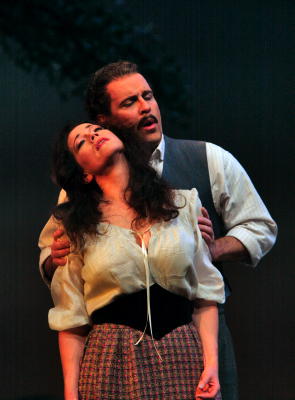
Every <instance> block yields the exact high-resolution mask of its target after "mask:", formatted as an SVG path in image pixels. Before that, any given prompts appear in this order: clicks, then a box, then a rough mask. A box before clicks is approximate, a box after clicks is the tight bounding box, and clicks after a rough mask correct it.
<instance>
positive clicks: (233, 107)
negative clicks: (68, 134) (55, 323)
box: [0, 0, 295, 400]
mask: <svg viewBox="0 0 295 400" xmlns="http://www.w3.org/2000/svg"><path fill="white" fill-rule="evenodd" d="M127 5H128V8H129V12H130V13H131V14H132V15H133V16H134V17H135V18H136V21H137V23H138V24H140V25H142V26H146V25H147V24H149V23H152V24H153V26H154V28H153V29H154V31H155V32H156V33H157V34H158V35H159V36H161V37H162V40H163V43H164V44H165V51H167V53H170V54H171V55H172V56H174V57H175V59H176V60H177V62H178V64H179V66H180V67H181V69H182V71H183V80H184V82H185V85H186V88H187V91H188V92H187V93H188V95H187V102H188V104H190V105H191V112H190V113H188V115H187V126H188V128H186V129H176V127H175V121H173V118H171V117H169V112H167V113H166V115H165V117H164V131H165V133H166V134H168V135H170V136H174V137H178V138H192V139H202V140H207V141H210V142H213V143H216V144H218V145H220V146H222V147H224V148H226V149H227V150H229V151H230V152H232V153H233V154H234V155H235V156H236V157H237V159H238V160H239V161H240V162H241V163H242V165H243V166H244V167H245V168H246V170H247V171H248V173H249V175H250V177H251V178H252V180H253V182H254V184H255V186H256V188H257V190H258V192H259V193H260V194H261V196H262V198H263V199H264V201H265V203H266V205H267V207H268V208H269V210H270V212H271V214H272V216H273V217H274V218H275V220H276V221H277V223H278V225H279V237H278V241H277V244H276V245H275V247H274V249H273V250H272V251H271V253H270V254H268V255H267V256H266V257H265V258H264V259H263V260H262V262H261V264H260V265H259V266H258V267H257V269H256V270H252V269H250V268H246V267H243V266H239V265H229V266H227V269H226V270H227V275H228V277H229V279H230V282H231V284H232V287H233V295H232V297H231V299H230V300H229V302H228V304H227V319H228V322H229V325H230V327H231V330H232V334H233V337H234V342H235V348H236V355H237V361H238V368H239V376H240V397H241V400H246V399H247V400H249V399H251V400H278V399H280V400H294V399H295V390H294V382H293V381H294V379H293V376H294V371H293V366H294V351H293V341H292V339H293V338H294V297H293V293H294V281H293V280H292V278H293V277H294V272H293V269H294V267H293V264H294V260H293V259H294V253H293V249H294V174H293V172H294V170H293V164H294V151H293V150H294V139H292V137H293V119H292V117H291V113H292V112H291V84H292V79H291V76H292V74H291V71H292V70H293V68H294V64H292V63H291V51H292V50H293V48H294V43H293V36H292V34H291V29H290V24H289V23H290V22H291V21H290V20H291V15H292V12H294V7H292V5H293V1H256V2H253V3H251V2H248V1H247V2H246V1H241V2H235V1H224V2H223V1H219V2H217V1H214V2H213V1H208V2H207V1H193V0H183V1H181V2H176V1H168V0H166V1H164V0H163V1H156V0H149V1H138V0H137V1H136V0H132V1H128V2H127ZM35 40H36V41H37V40H38V32H36V39H35ZM134 40H136V37H135V38H134ZM139 45H140V44H139ZM142 45H144V44H142ZM98 51H99V49H98ZM149 52H150V53H149V54H147V56H148V57H149V58H150V59H155V60H156V59H157V54H156V53H155V52H153V51H152V49H151V50H149ZM126 58H127V56H126ZM113 60H115V57H114V59H113ZM113 60H111V61H113ZM85 62H87V60H85ZM97 67H99V65H98V66H97ZM73 68H75V66H74V65H73ZM0 72H1V75H0V76H1V78H0V91H1V103H0V104H1V123H0V130H1V131H0V133H1V140H0V149H1V164H2V165H1V187H2V190H1V197H0V201H1V209H2V226H1V241H0V243H1V260H2V268H1V280H0V290H1V302H2V306H1V329H0V335H1V371H0V376H1V386H0V398H1V400H2V399H7V400H20V399H23V400H24V399H27V400H28V399H35V400H37V399H44V400H45V399H47V400H49V399H61V398H62V377H61V369H60V363H59V357H58V349H57V340H56V333H55V332H51V331H49V329H48V325H47V312H48V309H49V307H50V306H51V299H50V294H49V291H48V289H47V288H46V286H45V285H44V284H43V282H42V281H41V278H40V276H39V273H38V249H37V239H38V236H39V232H40V230H41V228H42V226H43V225H44V223H45V222H46V220H47V218H48V216H49V214H50V209H51V207H52V206H53V204H54V202H55V200H56V198H57V189H56V188H55V187H54V186H53V185H52V184H51V182H50V179H49V155H50V147H51V141H52V140H51V139H52V136H53V134H54V133H55V132H56V131H57V130H58V129H59V128H60V127H61V126H63V125H64V123H65V122H66V121H67V120H68V119H70V118H71V117H77V116H81V117H83V116H84V113H83V106H82V100H81V98H71V99H70V100H66V101H63V100H61V98H60V97H59V95H58V93H57V90H56V88H55V87H54V86H52V85H50V84H49V83H48V81H47V79H46V77H45V76H44V75H42V74H41V75H37V74H36V73H32V72H31V73H26V72H24V71H23V70H21V69H20V68H19V67H16V66H15V65H14V64H13V63H12V61H11V60H10V59H9V58H8V57H7V56H6V55H4V54H3V53H1V64H0ZM165 84H166V85H173V81H167V82H165ZM175 96H177V94H176V95H175ZM160 106H161V104H160ZM292 156H293V157H292ZM118 400H119V399H118ZM167 400H168V399H167Z"/></svg>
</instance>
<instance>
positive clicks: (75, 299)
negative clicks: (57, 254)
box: [48, 254, 91, 331]
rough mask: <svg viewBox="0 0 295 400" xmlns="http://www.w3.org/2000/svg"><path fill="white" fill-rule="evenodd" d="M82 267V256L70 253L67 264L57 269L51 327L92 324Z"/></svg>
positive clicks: (53, 290) (64, 327) (53, 280)
mask: <svg viewBox="0 0 295 400" xmlns="http://www.w3.org/2000/svg"><path fill="white" fill-rule="evenodd" d="M82 267H83V259H82V257H81V256H80V255H77V254H70V255H69V256H68V261H67V264H66V265H65V266H63V267H58V268H57V270H56V271H55V273H54V276H53V279H52V282H51V295H52V299H53V302H54V308H51V309H50V310H49V314H48V321H49V326H50V328H51V329H54V330H57V331H62V330H66V329H70V328H76V327H79V326H83V325H90V324H91V322H90V318H89V316H88V313H87V311H86V306H85V301H84V281H83V279H82V277H81V270H82Z"/></svg>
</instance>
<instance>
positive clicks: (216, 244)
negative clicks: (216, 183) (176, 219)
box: [198, 207, 250, 264]
mask: <svg viewBox="0 0 295 400" xmlns="http://www.w3.org/2000/svg"><path fill="white" fill-rule="evenodd" d="M201 211H202V215H203V216H202V217H198V224H199V228H200V231H201V234H202V237H203V239H204V240H205V242H206V244H207V246H208V247H209V250H210V253H211V257H212V261H215V262H222V261H240V262H246V263H247V264H249V263H250V255H249V252H248V250H247V249H246V247H245V246H244V245H243V243H242V242H240V241H239V240H238V239H236V238H235V237H233V236H225V237H222V238H219V239H216V240H215V238H214V231H213V225H212V222H211V220H210V216H209V214H208V211H207V210H206V208H205V207H202V208H201Z"/></svg>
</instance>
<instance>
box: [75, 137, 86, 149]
mask: <svg viewBox="0 0 295 400" xmlns="http://www.w3.org/2000/svg"><path fill="white" fill-rule="evenodd" d="M84 143H85V139H82V140H81V141H80V142H79V143H77V146H76V149H77V150H79V149H80V148H81V147H82V146H83V144H84Z"/></svg>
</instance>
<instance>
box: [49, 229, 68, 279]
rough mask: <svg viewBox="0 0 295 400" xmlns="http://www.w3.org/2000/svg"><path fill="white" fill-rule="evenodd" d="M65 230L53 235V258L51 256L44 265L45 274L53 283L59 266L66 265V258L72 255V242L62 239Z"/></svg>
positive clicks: (59, 230) (58, 230)
mask: <svg viewBox="0 0 295 400" xmlns="http://www.w3.org/2000/svg"><path fill="white" fill-rule="evenodd" d="M64 233H65V232H64V230H63V229H57V230H56V231H55V232H54V234H53V242H52V245H51V256H49V257H48V258H47V259H46V261H45V262H44V264H43V269H44V274H45V276H46V278H47V279H48V280H49V281H51V280H52V277H53V274H54V272H55V270H56V268H57V267H58V266H60V265H61V266H63V265H65V264H66V262H67V260H66V256H67V255H69V253H70V245H71V244H70V241H69V240H68V239H67V238H65V237H64V238H62V236H63V235H64Z"/></svg>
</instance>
